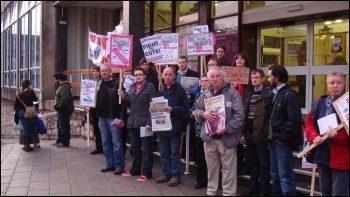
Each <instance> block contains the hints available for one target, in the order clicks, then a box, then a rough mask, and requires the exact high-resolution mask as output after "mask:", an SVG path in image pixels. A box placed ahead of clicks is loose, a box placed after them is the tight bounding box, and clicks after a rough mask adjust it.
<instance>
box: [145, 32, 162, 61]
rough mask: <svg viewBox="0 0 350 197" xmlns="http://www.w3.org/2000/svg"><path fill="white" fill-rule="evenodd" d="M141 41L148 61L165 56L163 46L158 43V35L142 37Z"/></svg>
mask: <svg viewBox="0 0 350 197" xmlns="http://www.w3.org/2000/svg"><path fill="white" fill-rule="evenodd" d="M140 41H141V45H142V49H143V53H144V54H145V58H146V60H147V62H154V61H156V60H159V59H162V58H163V54H162V53H161V46H160V45H159V43H158V39H157V36H156V35H153V36H148V37H146V38H141V39H140Z"/></svg>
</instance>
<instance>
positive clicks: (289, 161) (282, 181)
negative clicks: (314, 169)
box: [268, 65, 302, 196]
mask: <svg viewBox="0 0 350 197" xmlns="http://www.w3.org/2000/svg"><path fill="white" fill-rule="evenodd" d="M268 80H269V82H270V86H271V87H272V88H273V90H272V94H271V99H270V101H271V102H272V103H271V104H270V114H271V119H270V124H269V129H268V130H269V136H268V139H269V142H270V145H269V147H270V148H269V149H270V175H271V179H272V188H271V192H272V195H273V196H295V195H296V183H295V176H294V171H293V170H294V157H293V150H295V151H297V150H298V149H299V145H300V144H301V138H302V137H301V136H302V131H301V109H300V103H299V98H298V95H297V93H296V92H295V91H293V90H292V89H291V87H290V86H289V85H288V84H287V82H288V72H287V70H286V68H285V67H283V66H280V65H273V66H271V67H270V68H269V73H268Z"/></svg>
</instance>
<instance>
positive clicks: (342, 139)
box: [86, 45, 349, 196]
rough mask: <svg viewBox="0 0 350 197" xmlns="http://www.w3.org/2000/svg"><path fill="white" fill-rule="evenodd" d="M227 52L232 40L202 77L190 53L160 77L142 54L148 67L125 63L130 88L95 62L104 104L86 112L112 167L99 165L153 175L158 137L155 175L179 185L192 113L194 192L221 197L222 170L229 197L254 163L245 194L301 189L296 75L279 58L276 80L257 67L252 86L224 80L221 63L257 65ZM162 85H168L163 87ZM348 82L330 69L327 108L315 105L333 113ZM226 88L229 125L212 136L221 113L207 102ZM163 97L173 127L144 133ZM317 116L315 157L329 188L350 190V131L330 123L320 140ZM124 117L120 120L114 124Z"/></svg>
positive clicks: (312, 128)
mask: <svg viewBox="0 0 350 197" xmlns="http://www.w3.org/2000/svg"><path fill="white" fill-rule="evenodd" d="M225 52H226V48H225V46H221V45H220V46H218V47H217V48H216V54H217V55H216V56H215V57H212V58H210V59H209V61H208V64H207V68H208V72H207V73H204V74H203V75H202V76H199V74H198V72H196V71H194V70H191V69H190V68H188V66H187V64H188V60H187V57H186V56H180V57H179V58H178V64H177V65H174V66H169V67H166V68H165V69H164V70H163V72H162V76H161V77H159V76H158V73H157V72H156V71H154V70H153V69H152V68H151V66H150V64H151V63H147V61H146V59H145V58H142V59H141V61H140V64H139V65H140V66H138V67H136V68H134V70H133V71H131V70H123V77H124V79H125V78H126V77H127V75H133V77H134V78H135V83H134V84H133V85H131V86H130V88H129V89H128V90H126V89H125V88H121V87H119V83H118V80H117V79H116V78H115V77H113V76H112V71H111V69H110V68H109V67H108V66H101V67H96V68H94V69H93V73H94V79H95V80H96V81H98V84H99V87H98V92H97V101H96V108H86V109H87V110H89V111H90V112H92V113H91V115H92V116H93V117H92V120H93V121H92V124H93V125H94V126H93V128H94V135H95V137H96V149H95V150H93V151H92V152H91V154H99V153H101V154H105V156H106V166H105V167H104V168H103V169H101V172H108V171H114V174H115V175H120V174H121V175H122V176H126V177H128V176H137V180H138V181H147V180H149V179H151V178H153V176H152V169H153V150H154V148H153V146H154V142H155V141H157V142H158V145H159V147H158V148H159V152H160V159H161V161H162V175H161V176H159V177H157V178H156V179H155V181H156V183H167V184H168V186H170V187H174V186H177V185H179V184H180V183H181V172H180V163H181V154H182V153H181V152H180V150H181V148H180V146H181V135H182V133H184V132H185V130H186V129H185V127H186V124H187V121H186V120H185V118H184V117H188V118H190V121H189V124H191V127H190V128H191V129H190V133H191V135H193V136H194V137H193V139H194V143H191V144H192V145H194V146H193V147H190V149H191V150H195V151H194V152H195V153H193V154H194V156H195V157H196V165H197V183H196V184H195V185H194V188H195V189H199V188H204V187H206V188H207V192H206V193H207V195H208V196H214V195H217V191H218V187H219V177H220V173H221V179H222V180H221V184H222V189H223V195H225V196H226V195H227V196H230V195H236V191H237V174H238V172H240V171H241V170H243V168H245V167H247V168H249V172H248V173H249V175H250V190H249V192H248V193H246V194H245V195H264V196H267V195H283V196H290V195H296V180H295V176H294V159H293V151H298V150H299V147H300V145H301V143H302V140H301V138H302V135H303V134H302V132H303V131H302V129H301V124H302V114H301V107H300V101H299V98H298V95H297V93H296V92H295V91H294V90H292V88H291V87H290V86H289V85H288V83H287V82H288V77H289V76H288V72H287V70H286V68H285V67H283V66H281V65H272V66H271V67H269V71H268V74H267V81H268V82H269V84H270V85H269V86H270V87H267V86H266V85H264V82H265V79H266V76H265V73H264V71H263V70H261V69H249V83H248V84H237V83H234V82H231V83H226V82H225V80H224V79H225V72H224V70H223V69H222V68H221V67H222V66H234V67H247V68H249V67H250V65H249V58H248V56H247V55H246V54H245V53H243V52H239V53H237V54H236V55H235V57H234V60H233V63H232V64H231V63H230V62H229V61H227V60H225V59H224V58H223V55H222V54H224V53H225ZM95 73H96V76H95ZM183 76H185V77H196V78H198V79H199V82H198V84H197V85H195V88H193V92H192V93H188V92H186V91H185V89H184V88H183V87H182V85H181V77H183ZM120 80H122V79H120ZM159 82H161V83H162V85H161V88H159ZM344 84H345V78H344V75H343V73H341V72H340V71H332V72H330V73H329V74H328V75H327V87H328V90H329V92H330V95H329V96H326V99H325V101H324V103H325V104H324V105H325V107H324V108H323V107H322V110H321V112H320V111H317V113H320V114H318V117H323V116H325V115H326V114H329V113H330V112H332V110H333V111H334V108H333V107H332V105H331V103H332V102H333V101H334V99H336V98H339V97H340V96H341V95H342V94H343V93H344ZM333 89H336V90H333ZM219 95H223V97H224V103H223V106H224V111H225V117H224V122H225V127H224V128H220V129H217V130H216V131H215V134H213V135H212V134H209V133H208V131H207V129H206V127H205V122H206V121H210V122H212V121H215V120H216V119H217V116H218V114H217V113H216V112H215V111H211V110H206V108H205V104H204V103H205V100H206V99H208V98H211V97H215V96H219ZM119 96H120V97H121V103H120V104H119V102H118V100H119ZM155 97H164V99H167V100H168V106H166V107H165V108H164V112H166V113H170V119H171V124H172V129H171V130H170V131H158V132H154V135H153V136H148V137H141V136H140V128H141V127H145V130H146V132H151V131H152V121H151V113H152V109H151V108H150V102H152V98H155ZM313 109H314V108H313ZM315 113H316V112H315V111H313V110H311V111H310V113H309V115H308V118H307V120H306V130H305V132H306V136H307V137H308V139H309V140H310V141H312V143H316V144H318V145H320V146H319V147H320V148H318V150H317V151H318V152H319V153H318V154H317V155H316V159H315V162H316V163H317V167H318V169H320V171H319V179H320V189H321V192H322V194H328V195H344V194H346V195H348V183H349V173H348V172H349V159H348V158H349V157H348V154H349V151H348V147H349V142H348V136H346V135H344V132H345V129H342V130H339V131H338V132H335V131H334V129H329V131H328V133H327V135H329V136H330V140H328V141H323V140H321V139H320V134H319V132H317V131H318V127H317V124H315V123H314V122H315V121H314V119H313V117H314V114H315ZM187 115H188V116H187ZM116 118H118V119H120V122H119V123H118V124H113V122H115V119H116ZM338 119H339V118H338ZM316 122H317V121H316ZM345 134H346V132H345ZM127 138H128V139H129V142H130V144H131V150H130V153H131V156H132V166H131V168H130V169H127V170H126V169H125V151H126V145H125V144H126V139H127ZM243 145H244V146H245V150H243V152H245V154H244V156H243V155H242V154H239V152H240V150H239V149H244V148H243V147H244V146H243ZM239 147H241V148H239ZM321 147H323V148H321ZM334 147H335V148H334ZM334 150H337V152H336V153H335V152H334ZM241 152H242V150H241ZM344 154H347V155H346V159H342V160H341V161H340V160H339V159H337V158H335V156H334V155H337V156H343V155H344ZM324 155H326V156H324ZM344 157H345V156H344ZM342 158H343V157H342ZM240 160H241V162H240ZM243 160H244V161H245V162H243ZM270 181H272V184H270Z"/></svg>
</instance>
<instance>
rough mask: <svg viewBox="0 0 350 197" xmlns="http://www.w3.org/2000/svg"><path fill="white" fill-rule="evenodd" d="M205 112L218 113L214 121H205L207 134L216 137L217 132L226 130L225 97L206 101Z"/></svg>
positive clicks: (219, 96) (220, 96)
mask: <svg viewBox="0 0 350 197" xmlns="http://www.w3.org/2000/svg"><path fill="white" fill-rule="evenodd" d="M204 107H205V111H211V112H214V113H216V118H215V120H214V121H209V120H205V129H206V133H207V134H209V135H215V134H216V131H218V130H222V129H225V125H226V124H225V121H226V120H225V118H226V113H225V97H224V95H222V94H221V95H218V96H214V97H211V98H206V99H204Z"/></svg>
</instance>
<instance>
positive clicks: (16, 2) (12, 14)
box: [11, 1, 18, 23]
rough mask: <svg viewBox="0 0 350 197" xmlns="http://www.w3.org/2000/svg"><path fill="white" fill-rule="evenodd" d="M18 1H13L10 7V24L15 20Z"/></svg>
mask: <svg viewBox="0 0 350 197" xmlns="http://www.w3.org/2000/svg"><path fill="white" fill-rule="evenodd" d="M17 4H18V1H13V2H12V6H11V23H13V22H15V21H16V20H17V15H18V10H17Z"/></svg>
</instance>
